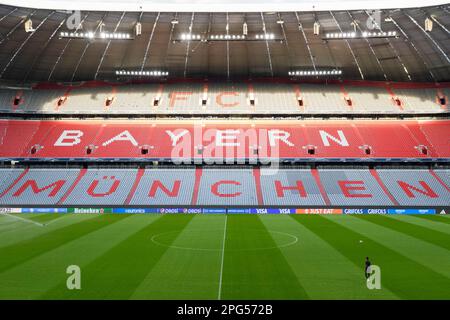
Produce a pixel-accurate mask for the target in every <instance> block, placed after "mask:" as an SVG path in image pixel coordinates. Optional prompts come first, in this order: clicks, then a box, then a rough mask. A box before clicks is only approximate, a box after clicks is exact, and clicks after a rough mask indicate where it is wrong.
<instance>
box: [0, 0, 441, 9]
mask: <svg viewBox="0 0 450 320" xmlns="http://www.w3.org/2000/svg"><path fill="white" fill-rule="evenodd" d="M1 3H3V4H6V5H11V6H16V7H28V8H36V9H54V10H84V11H103V10H105V8H108V10H109V11H135V12H140V11H144V12H193V11H194V12H261V11H262V12H270V11H282V12H288V11H330V10H336V9H339V10H360V9H366V10H367V9H392V8H394V9H398V8H413V7H420V6H423V3H424V2H423V1H421V0H395V1H394V0H364V1H360V0H359V1H358V0H302V1H299V0H128V1H123V0H77V1H68V0H39V1H36V0H3V1H1ZM446 3H447V1H445V0H429V1H427V5H428V6H434V5H443V4H446Z"/></svg>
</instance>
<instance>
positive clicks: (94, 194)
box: [0, 167, 450, 207]
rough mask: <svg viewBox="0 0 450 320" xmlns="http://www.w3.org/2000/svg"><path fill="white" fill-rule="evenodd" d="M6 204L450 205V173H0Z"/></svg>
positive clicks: (36, 170) (92, 170) (261, 170)
mask: <svg viewBox="0 0 450 320" xmlns="http://www.w3.org/2000/svg"><path fill="white" fill-rule="evenodd" d="M0 173H1V176H0V205H105V206H108V205H109V206H120V205H143V206H145V205H183V206H185V205H208V206H210V205H218V206H230V205H236V206H257V205H268V206H304V205H337V206H344V205H349V206H351V205H361V206H396V205H399V206H424V207H429V206H450V186H449V181H450V169H439V170H435V171H434V170H428V169H368V168H366V169H292V168H290V169H288V168H278V169H276V168H251V167H248V168H240V169H238V168H231V169H227V168H225V169H223V168H222V169H220V168H207V167H206V168H185V169H181V168H165V169H157V168H147V169H110V168H109V169H102V168H89V169H50V168H49V169H45V168H25V169H23V168H22V169H0Z"/></svg>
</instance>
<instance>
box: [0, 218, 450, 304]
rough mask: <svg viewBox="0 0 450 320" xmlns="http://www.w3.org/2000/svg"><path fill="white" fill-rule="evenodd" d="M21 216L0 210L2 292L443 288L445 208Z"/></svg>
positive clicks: (419, 294) (340, 294) (209, 295)
mask: <svg viewBox="0 0 450 320" xmlns="http://www.w3.org/2000/svg"><path fill="white" fill-rule="evenodd" d="M17 217H18V216H0V299H450V217H448V216H400V215H398V216H382V215H370V216H368V215H359V216H356V215H355V216H345V215H343V216H325V215H323V216H318V215H317V216H312V215H311V216H306V215H297V216H294V215H292V216H290V215H228V216H226V215H156V214H155V215H76V214H73V215H70V214H67V215H61V214H60V215H58V214H28V215H20V216H19V217H21V218H25V219H28V220H30V221H33V222H37V224H36V223H30V221H23V220H20V219H19V218H17ZM39 224H43V226H41V225H39ZM366 256H369V257H370V259H371V261H372V263H373V264H375V265H378V266H379V267H380V268H381V289H380V290H369V289H368V288H367V287H366V282H365V278H364V259H365V257H366ZM69 265H77V266H79V267H80V269H81V289H80V290H68V289H67V286H66V280H67V278H68V277H69V276H70V275H69V274H67V273H66V269H67V267H68V266H69Z"/></svg>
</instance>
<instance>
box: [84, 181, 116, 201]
mask: <svg viewBox="0 0 450 320" xmlns="http://www.w3.org/2000/svg"><path fill="white" fill-rule="evenodd" d="M109 178H110V179H111V180H113V181H114V182H113V183H112V185H111V187H110V188H109V190H108V191H107V192H103V193H96V192H95V189H96V188H97V186H98V184H99V183H100V181H99V180H97V179H96V180H94V181H92V183H91V185H90V186H89V188H88V190H87V193H88V195H90V196H92V197H94V198H100V197H106V196H109V195H111V194H113V193H114V192H116V190H117V188H118V187H119V185H120V180H116V177H114V176H111V177H109ZM107 179H108V176H104V177H103V180H107Z"/></svg>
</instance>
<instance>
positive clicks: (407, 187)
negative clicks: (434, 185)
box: [397, 180, 439, 198]
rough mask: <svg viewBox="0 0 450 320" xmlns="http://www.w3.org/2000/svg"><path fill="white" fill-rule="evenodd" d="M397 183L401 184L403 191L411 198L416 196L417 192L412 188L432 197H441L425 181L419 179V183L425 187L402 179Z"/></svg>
mask: <svg viewBox="0 0 450 320" xmlns="http://www.w3.org/2000/svg"><path fill="white" fill-rule="evenodd" d="M397 183H398V185H399V186H400V188H402V189H403V191H404V192H405V194H406V195H407V196H408V197H409V198H415V197H416V196H415V194H414V193H413V192H412V191H411V190H414V191H416V192H418V193H421V194H423V195H425V196H427V197H430V198H438V197H439V196H438V195H437V194H436V192H434V191H433V189H431V187H430V186H429V185H428V184H427V183H426V182H425V181H419V184H420V185H421V186H422V188H423V189H419V188H417V187H415V186H412V185H410V184H408V183H406V182H404V181H400V180H398V181H397Z"/></svg>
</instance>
